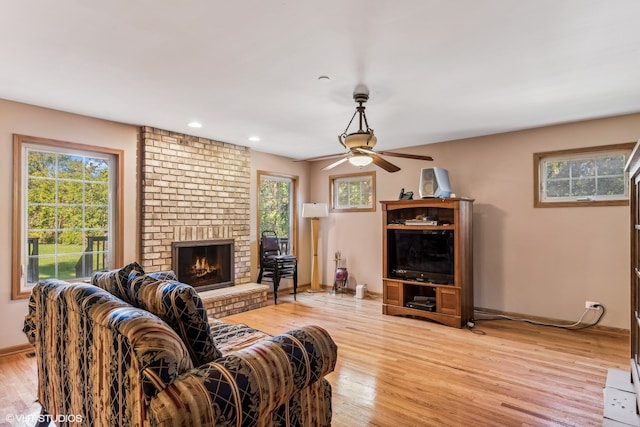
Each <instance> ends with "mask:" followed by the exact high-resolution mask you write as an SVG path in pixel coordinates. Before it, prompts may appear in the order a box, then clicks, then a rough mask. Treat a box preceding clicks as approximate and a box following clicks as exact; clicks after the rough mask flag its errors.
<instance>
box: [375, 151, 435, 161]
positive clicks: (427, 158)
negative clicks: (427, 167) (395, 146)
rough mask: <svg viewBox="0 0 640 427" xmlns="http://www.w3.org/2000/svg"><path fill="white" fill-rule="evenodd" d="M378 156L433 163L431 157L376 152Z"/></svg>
mask: <svg viewBox="0 0 640 427" xmlns="http://www.w3.org/2000/svg"><path fill="white" fill-rule="evenodd" d="M378 154H382V155H384V156H392V157H402V158H404V159H415V160H427V161H430V162H431V161H433V157H431V156H420V155H418V154H406V153H394V152H393V151H378Z"/></svg>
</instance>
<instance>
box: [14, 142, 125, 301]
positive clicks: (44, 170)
mask: <svg viewBox="0 0 640 427" xmlns="http://www.w3.org/2000/svg"><path fill="white" fill-rule="evenodd" d="M14 158H15V161H14V164H15V165H16V167H15V168H14V212H15V213H16V214H15V215H14V225H13V233H14V239H13V241H14V248H13V286H12V298H14V299H17V298H26V297H28V295H29V294H30V292H31V288H32V287H33V285H34V284H35V283H36V282H38V281H39V280H43V279H51V278H54V279H61V280H76V279H80V280H83V279H87V278H89V277H90V276H91V274H92V273H93V272H94V271H98V270H104V269H110V268H115V266H116V265H119V263H120V262H121V260H120V259H118V257H119V256H120V254H121V252H122V251H121V249H120V247H119V246H117V245H118V244H121V243H120V242H121V240H122V239H121V238H119V236H120V235H121V233H119V232H117V230H116V224H117V221H116V212H120V205H121V203H120V202H119V200H120V198H119V196H118V195H119V194H121V192H120V191H119V188H118V185H119V184H120V181H121V180H120V179H119V176H118V174H119V171H121V170H122V168H121V164H120V162H121V161H122V152H121V151H118V150H110V149H104V148H101V147H90V146H85V145H79V144H72V143H67V142H60V141H52V140H46V139H42V138H33V137H27V136H22V135H14Z"/></svg>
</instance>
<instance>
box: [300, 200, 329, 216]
mask: <svg viewBox="0 0 640 427" xmlns="http://www.w3.org/2000/svg"><path fill="white" fill-rule="evenodd" d="M326 216H329V206H327V204H326V203H304V204H303V205H302V217H303V218H324V217H326Z"/></svg>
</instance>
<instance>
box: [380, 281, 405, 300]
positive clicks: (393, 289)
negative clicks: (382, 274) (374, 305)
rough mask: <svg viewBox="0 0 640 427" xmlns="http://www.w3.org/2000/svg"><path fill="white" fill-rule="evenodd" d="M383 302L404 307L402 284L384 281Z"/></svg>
mask: <svg viewBox="0 0 640 427" xmlns="http://www.w3.org/2000/svg"><path fill="white" fill-rule="evenodd" d="M383 284H384V286H383V293H382V300H383V302H384V303H385V304H391V305H399V306H402V305H403V304H402V284H400V283H397V282H387V281H386V280H385V281H383Z"/></svg>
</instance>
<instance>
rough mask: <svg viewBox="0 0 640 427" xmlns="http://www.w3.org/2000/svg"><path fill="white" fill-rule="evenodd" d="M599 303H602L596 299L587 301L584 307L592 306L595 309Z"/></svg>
mask: <svg viewBox="0 0 640 427" xmlns="http://www.w3.org/2000/svg"><path fill="white" fill-rule="evenodd" d="M597 305H600V303H599V302H595V301H585V303H584V308H591V309H594V310H595V309H596V306H597Z"/></svg>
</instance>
